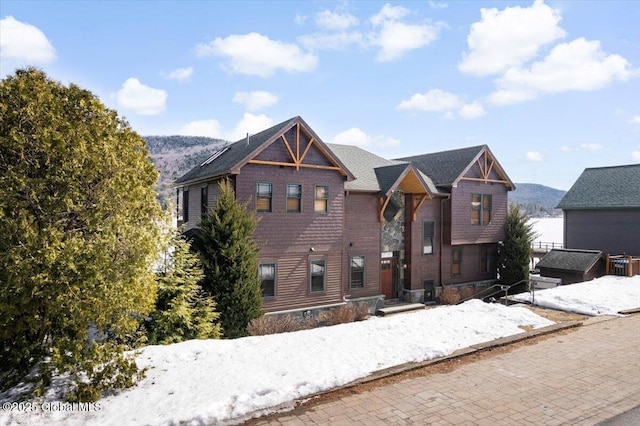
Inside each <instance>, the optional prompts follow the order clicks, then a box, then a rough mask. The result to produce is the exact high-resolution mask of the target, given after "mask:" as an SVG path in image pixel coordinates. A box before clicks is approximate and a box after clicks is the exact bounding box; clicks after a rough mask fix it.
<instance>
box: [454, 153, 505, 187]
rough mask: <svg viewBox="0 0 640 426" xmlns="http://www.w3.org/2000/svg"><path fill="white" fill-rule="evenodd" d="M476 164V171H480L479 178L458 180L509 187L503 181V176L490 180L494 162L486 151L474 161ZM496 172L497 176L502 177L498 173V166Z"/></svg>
mask: <svg viewBox="0 0 640 426" xmlns="http://www.w3.org/2000/svg"><path fill="white" fill-rule="evenodd" d="M476 164H477V166H478V170H480V177H479V178H472V177H466V176H464V177H462V178H460V180H470V181H474V182H483V183H503V184H506V185H509V181H508V180H507V179H505V178H504V177H503V176H500V177H501V179H491V172H492V171H493V167H494V166H495V164H496V161H495V160H494V159H493V158H492V157H491V156H490V155H489V153H488V152H487V151H485V152H483V153H482V156H481V157H480V158H478V161H476ZM496 170H497V173H498V175H502V173H500V169H499V166H498V168H497V169H496Z"/></svg>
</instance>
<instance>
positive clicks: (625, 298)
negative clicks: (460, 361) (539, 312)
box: [513, 275, 640, 316]
mask: <svg viewBox="0 0 640 426" xmlns="http://www.w3.org/2000/svg"><path fill="white" fill-rule="evenodd" d="M513 297H514V299H516V300H520V301H523V302H532V303H533V304H535V305H537V306H542V307H545V308H551V309H558V310H561V311H568V312H575V313H579V314H585V315H591V316H598V315H618V312H619V311H623V310H626V309H633V308H640V275H635V276H633V277H617V276H613V275H606V276H604V277H600V278H596V279H594V280H592V281H587V282H583V283H577V284H571V285H563V286H559V287H554V288H550V289H546V290H537V291H536V292H535V294H531V293H520V294H516V295H515V296H513ZM533 299H534V300H533Z"/></svg>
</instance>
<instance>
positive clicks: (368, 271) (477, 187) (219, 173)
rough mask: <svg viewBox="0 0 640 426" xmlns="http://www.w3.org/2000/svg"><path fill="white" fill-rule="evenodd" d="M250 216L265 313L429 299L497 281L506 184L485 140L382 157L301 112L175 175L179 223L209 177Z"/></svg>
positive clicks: (197, 206)
mask: <svg viewBox="0 0 640 426" xmlns="http://www.w3.org/2000/svg"><path fill="white" fill-rule="evenodd" d="M223 178H228V179H230V181H231V183H232V185H233V186H234V188H235V192H236V197H237V198H238V200H239V201H241V202H249V205H250V206H251V207H252V208H253V209H255V212H256V214H257V215H258V216H260V222H259V223H258V228H257V230H256V233H255V238H256V240H257V242H258V245H259V246H260V253H259V261H260V266H259V270H258V271H257V273H258V274H259V276H260V277H261V278H262V282H263V286H262V288H263V296H264V299H263V302H264V309H265V310H266V311H267V312H280V311H286V310H305V309H311V308H321V307H327V306H333V305H338V304H344V303H345V302H349V301H352V302H353V301H368V302H375V301H377V300H380V299H382V298H387V299H395V298H400V299H404V300H407V301H420V302H423V301H429V300H434V299H435V298H436V297H437V294H438V292H439V291H440V290H441V289H442V288H443V286H446V285H466V286H469V285H473V286H483V285H488V284H491V283H493V282H494V281H495V278H496V258H497V244H498V241H500V240H501V239H502V238H503V237H504V235H503V225H504V222H505V218H506V214H507V191H509V190H511V189H513V188H514V185H513V183H512V182H511V181H510V180H509V178H508V177H507V175H506V174H505V172H504V170H503V169H502V167H501V166H500V165H499V164H498V162H497V161H496V159H495V157H494V156H493V154H492V153H491V151H490V150H489V148H488V147H487V146H484V145H483V146H477V147H472V148H465V149H460V150H454V151H446V152H442V153H437V154H428V155H423V156H417V157H411V158H406V159H401V160H387V159H384V158H381V157H378V156H376V155H374V154H372V153H370V152H367V151H365V150H363V149H360V148H357V147H354V146H347V145H334V144H325V143H324V142H322V140H321V139H320V138H319V137H318V135H316V134H315V132H314V131H313V130H312V129H311V128H310V127H309V126H308V125H307V123H306V122H305V121H304V120H303V119H302V118H300V117H294V118H292V119H290V120H287V121H285V122H283V123H280V124H278V125H276V126H273V127H272V128H270V129H267V130H264V131H262V132H260V133H257V134H255V135H252V136H250V137H248V138H247V139H244V140H241V141H238V142H236V143H234V144H231V145H229V146H227V147H224V148H222V149H220V150H218V151H216V152H215V153H213V154H212V155H211V157H210V158H209V159H207V160H206V161H204V162H203V163H202V164H201V165H200V166H197V167H195V168H194V169H192V170H191V171H189V172H188V173H186V174H185V175H184V176H182V177H181V178H180V179H178V180H177V181H176V183H175V186H176V187H177V191H178V221H179V223H180V224H184V226H185V229H186V230H189V229H192V228H194V227H197V224H198V221H199V220H200V218H201V216H202V215H203V214H204V213H205V212H206V209H207V208H208V207H212V206H214V204H215V197H216V191H217V182H218V181H219V180H220V179H223Z"/></svg>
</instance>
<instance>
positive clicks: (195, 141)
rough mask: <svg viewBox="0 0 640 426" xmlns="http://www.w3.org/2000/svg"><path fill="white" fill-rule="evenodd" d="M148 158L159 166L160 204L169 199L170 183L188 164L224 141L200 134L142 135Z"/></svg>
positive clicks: (185, 169)
mask: <svg viewBox="0 0 640 426" xmlns="http://www.w3.org/2000/svg"><path fill="white" fill-rule="evenodd" d="M142 138H143V139H144V140H145V141H146V142H147V149H148V150H149V152H150V153H151V159H152V160H153V163H154V164H155V165H156V167H157V168H158V170H160V180H159V182H158V193H159V199H160V202H161V203H162V205H163V206H164V207H166V206H167V200H173V198H174V197H173V195H172V194H173V191H171V188H170V187H171V184H172V183H173V181H175V180H176V179H178V178H179V177H180V176H182V175H183V174H184V173H186V172H188V171H189V170H190V169H191V168H193V167H195V166H196V165H198V164H200V163H202V162H203V161H204V160H206V159H207V158H208V157H209V155H211V152H213V151H215V150H216V149H218V148H219V147H220V146H223V145H225V144H227V143H228V142H227V141H224V140H222V139H213V138H207V137H201V136H143V137H142Z"/></svg>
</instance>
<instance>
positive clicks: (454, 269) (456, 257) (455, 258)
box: [451, 247, 462, 277]
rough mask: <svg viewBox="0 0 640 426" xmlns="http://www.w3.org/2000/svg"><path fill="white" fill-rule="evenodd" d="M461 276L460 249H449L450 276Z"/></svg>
mask: <svg viewBox="0 0 640 426" xmlns="http://www.w3.org/2000/svg"><path fill="white" fill-rule="evenodd" d="M460 275H462V247H452V248H451V276H453V277H459V276H460Z"/></svg>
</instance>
